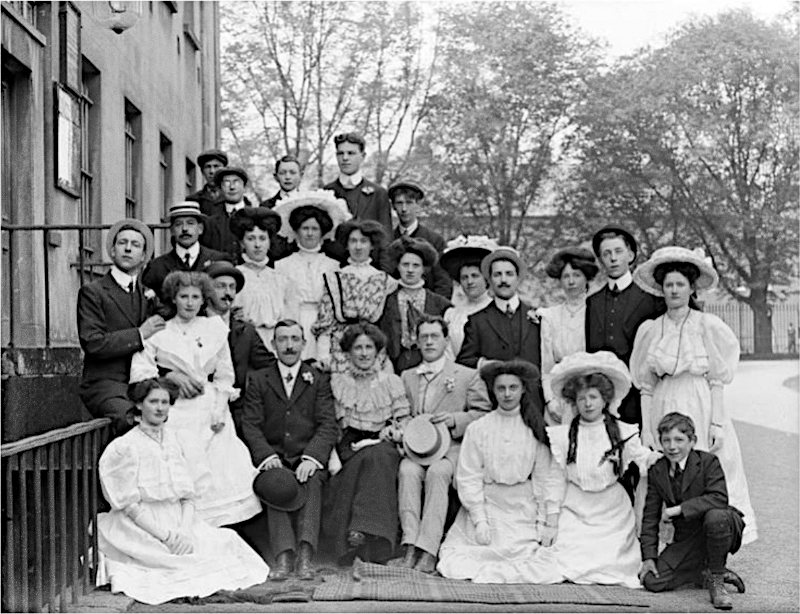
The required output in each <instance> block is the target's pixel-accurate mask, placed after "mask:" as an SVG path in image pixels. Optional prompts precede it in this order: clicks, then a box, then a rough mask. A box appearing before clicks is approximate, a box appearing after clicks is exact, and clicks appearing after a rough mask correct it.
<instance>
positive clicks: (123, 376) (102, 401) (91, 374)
mask: <svg viewBox="0 0 800 614" xmlns="http://www.w3.org/2000/svg"><path fill="white" fill-rule="evenodd" d="M153 246H154V241H153V233H152V232H150V229H149V228H148V227H147V226H146V225H145V224H144V223H142V222H140V221H139V220H134V219H125V220H122V221H119V222H117V223H116V224H114V225H113V226H112V227H111V229H110V230H109V231H108V235H107V237H106V251H107V252H108V255H109V257H110V258H111V261H112V262H113V264H112V266H111V270H110V271H109V272H108V274H106V275H105V276H104V277H102V278H100V279H97V280H95V281H92V282H90V283H88V284H86V285H84V286H83V287H81V289H80V290H79V291H78V337H79V339H80V343H81V348H83V352H84V356H83V379H82V381H81V389H80V396H81V400H82V401H83V403H84V404H85V405H86V408H87V409H88V410H89V413H91V414H92V415H93V416H95V417H97V418H102V417H108V418H111V420H112V421H113V423H112V428H113V430H114V434H115V435H121V434H123V433H124V432H125V431H127V430H128V429H129V428H131V426H132V424H133V422H132V421H131V416H130V414H129V413H128V412H129V410H131V409H133V402H132V401H131V400H130V399H129V398H128V379H129V377H130V370H131V356H133V354H134V353H135V352H138V351H140V350H142V349H143V348H144V340H145V339H147V338H149V337H150V336H151V335H153V334H154V333H156V332H157V331H159V330H161V329H162V328H164V319H163V318H162V317H161V316H159V315H151V313H152V311H153V304H152V303H151V302H150V301H148V300H147V298H146V297H145V290H144V288H143V287H142V283H141V282H140V281H139V280H137V276H138V275H139V272H140V271H141V268H142V265H143V264H144V262H145V261H146V260H148V259H149V258H150V257H151V256H152V255H153Z"/></svg>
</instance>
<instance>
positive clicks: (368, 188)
mask: <svg viewBox="0 0 800 614" xmlns="http://www.w3.org/2000/svg"><path fill="white" fill-rule="evenodd" d="M361 191H362V192H363V193H364V194H366V195H367V196H369V195H370V194H372V193H373V192H374V191H375V188H373V187H372V186H371V185H365V186H364V187H363V188H361Z"/></svg>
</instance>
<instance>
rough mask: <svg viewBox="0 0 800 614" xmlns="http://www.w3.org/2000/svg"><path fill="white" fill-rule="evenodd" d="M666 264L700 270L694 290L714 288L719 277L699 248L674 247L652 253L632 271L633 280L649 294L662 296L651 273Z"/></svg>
mask: <svg viewBox="0 0 800 614" xmlns="http://www.w3.org/2000/svg"><path fill="white" fill-rule="evenodd" d="M667 262H685V263H688V264H693V265H695V266H696V267H697V268H698V269H699V270H700V277H698V278H697V280H696V281H695V282H694V289H695V290H708V289H709V288H713V287H714V286H716V285H717V282H718V281H719V276H718V275H717V272H716V271H715V270H714V267H713V266H712V264H711V259H710V258H707V257H706V254H705V252H704V251H703V250H702V249H701V248H699V247H698V248H697V249H694V250H690V249H686V248H685V247H677V246H675V245H671V246H669V247H661V248H659V249H657V250H656V251H654V252H653V255H652V256H650V259H649V260H648V261H647V262H645V263H644V264H642V265H641V266H639V267H638V268H637V269H636V271H634V273H633V279H634V280H635V281H636V283H637V284H639V285H640V286H641V287H642V288H644V289H645V290H647V291H648V292H650V293H651V294H655V295H656V296H664V289H663V288H662V287H661V286H660V285H659V284H658V282H657V281H656V280H655V277H653V273H655V270H656V267H658V265H659V264H664V263H667Z"/></svg>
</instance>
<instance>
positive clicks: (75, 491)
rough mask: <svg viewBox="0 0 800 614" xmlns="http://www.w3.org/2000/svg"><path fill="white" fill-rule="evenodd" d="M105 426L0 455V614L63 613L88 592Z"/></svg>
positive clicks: (20, 444)
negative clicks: (0, 517)
mask: <svg viewBox="0 0 800 614" xmlns="http://www.w3.org/2000/svg"><path fill="white" fill-rule="evenodd" d="M110 424H111V421H110V420H109V419H107V418H99V419H95V420H91V421H89V422H83V423H80V424H74V425H71V426H68V427H65V428H62V429H56V430H53V431H50V432H48V433H44V434H42V435H37V436H35V437H28V438H26V439H21V440H19V441H15V442H13V443H9V444H3V445H2V447H0V450H1V451H2V452H1V454H0V455H1V456H2V475H3V477H2V479H3V486H2V511H3V551H2V562H3V566H2V588H3V591H2V595H3V596H2V609H3V611H6V612H44V611H49V612H54V611H61V612H66V611H67V608H68V607H69V604H70V603H72V604H75V603H77V602H78V598H79V597H80V596H81V595H83V594H85V593H87V592H89V591H90V590H92V589H93V587H94V579H95V574H96V570H97V532H96V531H94V529H93V528H94V527H95V526H96V524H97V507H98V501H99V500H100V491H99V488H98V475H97V461H98V458H99V456H100V453H101V452H102V450H103V448H104V447H105V444H106V442H107V441H108V440H109V435H110Z"/></svg>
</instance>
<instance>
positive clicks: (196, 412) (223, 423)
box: [131, 271, 261, 527]
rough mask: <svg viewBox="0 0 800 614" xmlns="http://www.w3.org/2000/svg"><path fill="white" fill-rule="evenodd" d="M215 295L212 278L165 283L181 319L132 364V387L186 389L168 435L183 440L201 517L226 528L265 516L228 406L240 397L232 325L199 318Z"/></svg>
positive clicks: (180, 277) (189, 276)
mask: <svg viewBox="0 0 800 614" xmlns="http://www.w3.org/2000/svg"><path fill="white" fill-rule="evenodd" d="M211 292H213V289H212V286H211V279H210V278H209V276H208V275H206V274H205V273H197V272H188V271H173V272H172V273H170V274H169V275H167V278H166V279H165V280H164V296H165V300H167V301H168V302H170V303H172V304H173V305H174V307H175V309H176V311H177V315H176V316H175V317H174V318H172V319H171V320H168V321H167V323H166V326H165V327H164V329H163V330H161V331H159V332H157V333H156V334H154V335H153V336H151V337H150V338H148V339H147V340H145V342H144V349H143V350H142V351H141V352H138V353H136V354H134V355H133V358H132V360H131V382H132V383H133V382H139V381H142V380H145V379H149V378H153V377H158V376H159V374H163V373H164V372H165V371H169V374H168V375H167V378H169V379H170V380H171V381H173V382H175V383H176V384H177V385H178V386H179V388H180V392H181V394H180V398H178V400H177V401H176V402H175V406H174V407H173V408H172V411H171V412H170V419H169V422H168V423H167V424H166V430H167V431H170V432H171V433H172V434H173V435H175V437H176V438H177V440H178V442H179V443H180V446H181V448H182V450H183V453H184V456H185V457H186V460H187V461H188V463H189V468H190V472H191V478H192V481H193V483H194V487H195V494H196V498H195V507H196V509H197V513H198V515H199V516H200V517H201V518H202V519H203V520H205V521H206V522H208V523H209V524H210V525H212V526H215V527H219V526H224V525H232V524H236V523H240V522H242V521H245V520H248V519H250V518H252V517H253V516H255V515H257V514H259V513H260V512H261V502H260V501H259V500H258V498H257V497H256V496H255V494H254V493H253V479H254V478H255V476H256V470H255V468H254V467H253V465H252V462H251V460H250V453H249V452H248V450H247V447H246V446H245V444H244V443H243V442H242V441H241V440H240V439H239V438H238V437H237V436H236V432H235V429H234V427H233V420H232V418H231V413H230V410H229V409H228V400H229V399H230V398H231V397H232V396H233V395H237V396H238V394H239V390H238V389H235V388H234V387H233V382H234V372H233V363H232V362H231V353H230V349H229V346H228V327H227V326H226V325H225V323H224V322H223V321H222V319H221V318H219V317H216V316H214V317H204V316H198V315H197V314H198V312H199V311H200V308H201V307H202V306H203V303H204V301H205V299H206V298H207V297H208V296H210V295H211Z"/></svg>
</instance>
